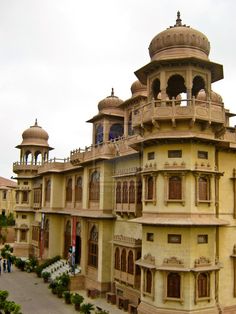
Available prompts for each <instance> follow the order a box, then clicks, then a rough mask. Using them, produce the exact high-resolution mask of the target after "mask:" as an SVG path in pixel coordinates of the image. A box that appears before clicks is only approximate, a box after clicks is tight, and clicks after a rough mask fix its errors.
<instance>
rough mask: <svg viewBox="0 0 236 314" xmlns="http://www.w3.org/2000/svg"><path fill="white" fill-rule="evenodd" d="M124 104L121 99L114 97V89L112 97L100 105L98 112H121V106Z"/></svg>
mask: <svg viewBox="0 0 236 314" xmlns="http://www.w3.org/2000/svg"><path fill="white" fill-rule="evenodd" d="M122 103H123V100H121V99H120V98H119V97H117V96H115V95H114V89H113V88H112V90H111V95H110V96H107V97H106V98H105V99H103V100H101V101H100V102H99V103H98V110H99V112H102V113H113V112H114V113H116V112H117V111H118V112H120V108H119V106H120V105H121V104H122Z"/></svg>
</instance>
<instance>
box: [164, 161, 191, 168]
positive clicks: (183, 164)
mask: <svg viewBox="0 0 236 314" xmlns="http://www.w3.org/2000/svg"><path fill="white" fill-rule="evenodd" d="M164 167H165V168H178V169H183V168H185V167H186V163H185V162H184V161H182V162H181V163H179V164H178V163H177V162H176V161H174V162H173V163H172V164H171V163H169V162H165V164H164Z"/></svg>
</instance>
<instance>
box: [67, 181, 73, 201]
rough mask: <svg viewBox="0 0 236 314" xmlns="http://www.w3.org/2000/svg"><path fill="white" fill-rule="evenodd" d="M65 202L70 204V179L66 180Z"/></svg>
mask: <svg viewBox="0 0 236 314" xmlns="http://www.w3.org/2000/svg"><path fill="white" fill-rule="evenodd" d="M66 201H67V202H72V179H71V178H70V179H68V181H67V184H66Z"/></svg>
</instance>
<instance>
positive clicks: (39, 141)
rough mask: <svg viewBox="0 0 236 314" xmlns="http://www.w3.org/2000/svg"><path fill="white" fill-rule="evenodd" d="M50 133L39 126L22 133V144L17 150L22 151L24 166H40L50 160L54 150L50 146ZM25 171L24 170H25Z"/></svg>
mask: <svg viewBox="0 0 236 314" xmlns="http://www.w3.org/2000/svg"><path fill="white" fill-rule="evenodd" d="M48 138H49V136H48V133H47V132H46V131H45V130H44V129H43V128H42V127H41V126H39V125H38V122H37V119H36V120H35V123H34V125H32V126H30V127H29V128H28V129H26V130H25V131H24V132H23V133H22V139H23V140H22V142H21V144H19V145H17V146H16V148H19V149H20V150H21V152H20V163H21V164H22V165H24V166H25V165H38V164H42V163H44V162H45V161H47V160H48V157H49V151H50V150H52V149H53V148H52V147H50V146H49V144H48ZM23 170H24V168H23Z"/></svg>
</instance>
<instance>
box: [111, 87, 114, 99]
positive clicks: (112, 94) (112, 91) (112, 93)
mask: <svg viewBox="0 0 236 314" xmlns="http://www.w3.org/2000/svg"><path fill="white" fill-rule="evenodd" d="M111 96H112V97H113V96H114V88H113V87H112V89H111Z"/></svg>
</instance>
